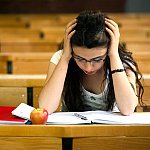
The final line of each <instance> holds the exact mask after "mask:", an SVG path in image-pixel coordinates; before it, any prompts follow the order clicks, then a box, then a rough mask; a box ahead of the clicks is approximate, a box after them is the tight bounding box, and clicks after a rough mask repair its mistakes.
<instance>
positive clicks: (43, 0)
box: [0, 0, 150, 13]
mask: <svg viewBox="0 0 150 150" xmlns="http://www.w3.org/2000/svg"><path fill="white" fill-rule="evenodd" d="M84 9H100V10H101V11H104V12H150V1H149V0H92V1H91V0H82V1H81V0H36V1H34V0H0V13H79V12H80V11H82V10H84Z"/></svg>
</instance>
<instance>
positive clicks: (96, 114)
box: [12, 103, 150, 124]
mask: <svg viewBox="0 0 150 150" xmlns="http://www.w3.org/2000/svg"><path fill="white" fill-rule="evenodd" d="M33 109H34V108H33V107H31V106H28V105H27V104H24V103H21V104H20V105H19V106H18V107H17V108H16V109H14V110H13V111H12V114H13V115H16V116H18V117H21V118H24V119H29V118H30V113H31V111H32V110H33ZM91 123H104V124H150V113H149V112H147V113H145V112H140V113H133V114H132V115H129V116H123V115H121V114H120V113H113V112H107V111H86V112H56V113H53V114H51V115H49V116H48V120H47V124H91Z"/></svg>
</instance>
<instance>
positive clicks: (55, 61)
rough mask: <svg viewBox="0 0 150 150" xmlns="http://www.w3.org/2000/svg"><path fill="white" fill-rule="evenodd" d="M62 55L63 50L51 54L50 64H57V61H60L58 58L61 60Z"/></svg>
mask: <svg viewBox="0 0 150 150" xmlns="http://www.w3.org/2000/svg"><path fill="white" fill-rule="evenodd" d="M62 54H63V50H58V51H56V52H55V53H54V54H53V56H52V57H51V59H50V62H52V63H54V64H56V65H57V64H58V62H59V60H60V58H61V56H62Z"/></svg>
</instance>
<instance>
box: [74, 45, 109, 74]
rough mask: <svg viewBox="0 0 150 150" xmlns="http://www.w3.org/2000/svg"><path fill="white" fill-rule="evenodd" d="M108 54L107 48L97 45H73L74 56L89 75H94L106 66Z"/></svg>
mask: <svg viewBox="0 0 150 150" xmlns="http://www.w3.org/2000/svg"><path fill="white" fill-rule="evenodd" d="M106 56H107V48H104V47H95V48H90V49H88V48H86V47H79V46H73V58H74V60H75V61H76V63H77V65H78V66H79V68H80V69H82V70H83V72H84V73H85V74H87V75H93V74H95V73H96V72H97V71H98V70H100V69H102V68H103V66H104V60H105V58H106Z"/></svg>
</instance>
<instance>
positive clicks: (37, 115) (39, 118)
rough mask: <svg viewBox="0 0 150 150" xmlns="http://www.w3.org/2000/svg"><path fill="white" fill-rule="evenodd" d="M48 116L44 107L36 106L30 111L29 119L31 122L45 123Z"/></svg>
mask: <svg viewBox="0 0 150 150" xmlns="http://www.w3.org/2000/svg"><path fill="white" fill-rule="evenodd" d="M47 118H48V111H47V110H46V109H44V108H37V109H34V110H32V112H31V113H30V120H31V121H32V124H46V122H47Z"/></svg>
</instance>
